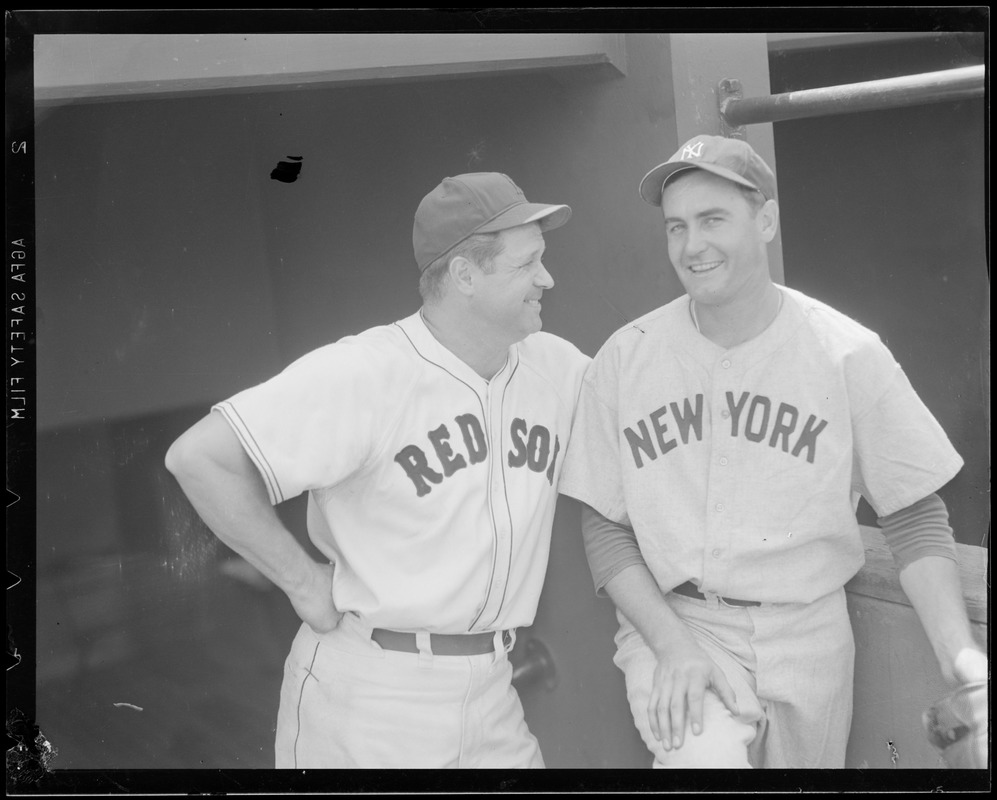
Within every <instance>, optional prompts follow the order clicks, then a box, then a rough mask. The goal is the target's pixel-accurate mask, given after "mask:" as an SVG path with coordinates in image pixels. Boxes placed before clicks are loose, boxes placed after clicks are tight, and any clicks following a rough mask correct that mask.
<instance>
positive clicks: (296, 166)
mask: <svg viewBox="0 0 997 800" xmlns="http://www.w3.org/2000/svg"><path fill="white" fill-rule="evenodd" d="M288 158H289V159H290V160H289V161H281V162H279V163H278V164H277V166H276V167H274V169H273V170H272V171H271V172H270V179H271V180H275V181H280V182H281V183H294V182H295V181H296V180H297V179H298V175H299V174H300V173H301V162H302V160H303V159H302V156H288Z"/></svg>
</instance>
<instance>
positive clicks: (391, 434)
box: [215, 313, 589, 633]
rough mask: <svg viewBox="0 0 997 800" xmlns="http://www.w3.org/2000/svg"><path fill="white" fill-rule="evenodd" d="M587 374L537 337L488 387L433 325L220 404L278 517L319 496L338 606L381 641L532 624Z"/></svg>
mask: <svg viewBox="0 0 997 800" xmlns="http://www.w3.org/2000/svg"><path fill="white" fill-rule="evenodd" d="M588 362H589V359H588V357H587V356H585V355H584V354H583V353H581V351H579V350H578V349H577V348H576V347H575V346H574V345H572V344H571V343H569V342H567V341H565V340H563V339H560V338H558V337H556V336H553V335H551V334H548V333H536V334H533V335H532V336H529V337H527V338H526V339H525V340H523V341H522V342H519V343H518V344H516V345H513V346H512V347H511V348H510V349H509V358H508V361H507V363H506V365H505V366H504V367H503V368H502V370H501V371H500V372H499V373H498V374H496V375H495V376H494V377H493V378H492V379H491V380H485V379H483V378H482V377H481V376H480V375H478V374H477V373H476V372H474V370H472V369H471V368H470V367H469V366H468V365H467V364H465V363H464V362H463V361H461V360H460V359H459V358H457V357H456V356H455V355H454V354H453V353H451V352H450V351H449V350H447V349H446V348H445V347H443V346H442V345H441V344H440V343H439V342H438V341H437V340H436V338H435V337H434V336H433V335H432V333H431V332H430V331H429V330H428V329H427V327H426V325H425V323H424V322H423V319H422V316H421V313H416V314H413V315H412V316H410V317H408V318H406V319H403V320H401V321H399V322H396V323H394V324H392V325H385V326H380V327H376V328H372V329H370V330H367V331H364V332H363V333H360V334H358V335H355V336H348V337H346V338H344V339H342V340H340V341H338V342H336V343H334V344H330V345H327V346H325V347H322V348H319V349H318V350H315V351H313V352H311V353H309V354H307V355H305V356H304V357H302V358H300V359H299V360H297V361H296V362H295V363H293V364H291V365H290V366H289V367H288V368H287V369H286V370H284V371H283V372H282V373H281V374H279V375H277V376H276V377H274V378H272V379H270V380H269V381H267V382H266V383H263V384H261V385H259V386H256V387H254V388H251V389H247V390H246V391H243V392H241V393H239V394H237V395H235V396H234V397H232V398H231V399H229V400H227V401H225V402H223V403H220V404H218V405H217V406H215V409H216V410H217V411H219V412H221V413H222V414H223V415H224V416H225V418H226V420H227V421H228V422H229V424H230V425H231V426H232V428H233V430H234V431H235V432H236V434H237V435H238V437H239V439H240V441H241V442H242V445H243V447H244V448H245V450H246V452H247V453H248V454H249V456H250V458H251V459H252V460H253V462H254V463H255V464H256V466H257V468H258V469H259V471H260V474H261V475H262V476H263V479H264V481H265V483H266V486H267V491H268V492H269V494H270V500H271V502H272V503H274V504H277V503H280V502H281V501H283V500H286V499H288V498H291V497H294V496H296V495H298V494H300V493H302V492H308V493H309V504H308V533H309V536H310V538H311V540H312V542H314V544H315V545H316V547H318V549H319V550H321V551H322V553H323V554H325V555H326V556H328V558H329V559H330V560H331V561H334V562H335V564H336V567H335V573H334V578H333V600H334V602H335V604H336V607H337V608H338V609H339V610H340V611H344V612H347V611H353V612H356V613H357V614H358V615H359V616H360V617H362V618H363V619H364V620H365V621H366V622H367V623H369V624H370V625H371V626H373V627H382V628H392V629H396V630H415V631H431V632H436V633H465V632H468V631H483V630H498V629H505V628H514V627H518V626H525V625H530V624H531V623H532V622H533V618H534V615H535V613H536V607H537V601H538V598H539V595H540V590H541V587H542V584H543V580H544V575H545V572H546V569H547V557H548V550H549V544H550V531H551V524H552V520H553V516H554V508H555V504H556V500H557V485H558V478H559V475H560V472H561V464H562V462H563V456H564V452H565V449H566V445H567V442H568V436H569V433H570V430H571V423H572V415H573V410H574V407H575V403H576V400H577V394H578V390H579V387H580V384H581V378H582V375H583V373H584V370H585V367H586V365H587V364H588Z"/></svg>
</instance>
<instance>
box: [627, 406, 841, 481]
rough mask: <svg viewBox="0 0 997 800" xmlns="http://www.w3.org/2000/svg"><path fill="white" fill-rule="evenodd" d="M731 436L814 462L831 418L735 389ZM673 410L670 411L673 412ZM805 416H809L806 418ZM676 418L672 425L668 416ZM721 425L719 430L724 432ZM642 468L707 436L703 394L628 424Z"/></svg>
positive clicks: (637, 462) (631, 443) (729, 408)
mask: <svg viewBox="0 0 997 800" xmlns="http://www.w3.org/2000/svg"><path fill="white" fill-rule="evenodd" d="M725 400H726V411H727V412H728V414H727V416H728V417H729V419H730V436H731V438H738V437H742V436H743V437H744V438H745V439H747V440H748V441H750V442H756V443H758V444H766V445H768V446H769V447H772V448H776V449H780V450H782V452H784V453H787V454H789V455H790V456H795V457H797V458H805V459H806V461H807V462H809V463H810V464H813V463H814V460H815V459H816V457H817V438H818V437H819V436H820V434H821V433H822V432H823V431H824V429H825V428H826V427H827V420H826V419H820V418H819V417H818V416H817V415H816V414H806V413H805V412H801V411H800V409H799V408H797V407H796V406H794V405H793V404H791V403H786V402H781V401H776V400H773V399H772V398H770V397H767V396H766V395H762V394H752V393H751V392H741V394H740V395H738V396H736V397H735V395H734V393H733V392H727V393H726V394H725ZM669 415H670V416H669ZM804 417H805V418H804ZM669 418H670V419H671V420H672V421H673V424H672V426H669V424H668V419H669ZM722 429H723V428H722V427H721V428H720V430H719V431H718V435H722ZM623 435H624V437H625V438H626V440H627V444H628V445H629V446H630V452H631V454H632V456H633V460H634V464H635V465H636V466H637V469H641V468H643V467H644V464H645V463H646V461H645V459H647V460H648V461H654V460H655V459H657V458H658V456H659V455H662V456H664V455H667V454H668V453H669V452H671V451H672V450H674V449H675V448H676V447H678V446H679V444H680V443H681V444H683V445H686V444H689V442H690V440H691V439H695V441H702V440H703V395H702V394H697V395H696V396H695V397H694V398H691V399H690V398H688V397H687V398H685V399H683V400H681V401H680V402H668V403H665V404H664V405H662V406H661V407H660V408H658V409H655V410H654V411H651V412H650V413H649V414H647V416H646V417H645V418H642V419H639V420H637V421H636V422H635V423H634V424H633V425H630V426H627V427H625V428H624V429H623Z"/></svg>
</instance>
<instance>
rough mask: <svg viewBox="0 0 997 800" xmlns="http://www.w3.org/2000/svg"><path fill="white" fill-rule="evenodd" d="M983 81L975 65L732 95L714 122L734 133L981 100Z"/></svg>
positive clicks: (723, 85) (727, 84)
mask: <svg viewBox="0 0 997 800" xmlns="http://www.w3.org/2000/svg"><path fill="white" fill-rule="evenodd" d="M985 78H986V67H985V66H984V65H982V64H981V65H979V66H974V67H961V68H959V69H949V70H942V71H941V72H924V73H921V74H919V75H905V76H902V77H899V78H885V79H883V80H876V81H865V82H863V83H848V84H843V85H841V86H828V87H824V88H820V89H803V90H801V91H797V92H786V93H785V94H773V95H769V96H767V97H749V98H741V97H740V96H737V94H735V95H734V96H729V97H726V98H722V99H721V102H720V116H721V117H722V118H723V121H724V122H725V123H726V124H727V125H729V126H731V127H735V128H736V127H740V126H741V125H753V124H756V123H760V122H780V121H782V120H788V119H802V118H804V117H820V116H826V115H828V114H845V113H849V112H852V111H874V110H878V109H885V108H900V107H902V106H913V105H921V104H925V103H935V102H940V101H953V100H963V99H966V98H969V97H977V96H979V95H982V94H983V92H984V87H985ZM736 83H737V82H736V81H722V82H721V92H724V91H725V90H727V91H728V92H729V87H730V86H731V85H732V84H736Z"/></svg>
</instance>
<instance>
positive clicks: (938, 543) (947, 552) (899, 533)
mask: <svg viewBox="0 0 997 800" xmlns="http://www.w3.org/2000/svg"><path fill="white" fill-rule="evenodd" d="M583 520H584V518H583ZM879 526H880V528H881V529H882V531H883V536H884V537H885V539H886V544H887V545H888V546H889V548H890V552H891V553H893V560H894V561H895V562H896V564H897V568H898V569H900V570H902V569H904V568H905V567H907V566H908V565H909V564H911V563H912V562H914V561H917V560H918V559H919V558H924V557H925V556H942V557H943V558H950V559H952V560H953V561H958V556H957V555H956V551H955V539H954V537H953V535H952V528H951V526H950V525H949V512H948V509H947V508H946V507H945V501H943V500H942V498H940V497H939V496H938V495H937V494H935V493H934V492H932V493H931V494H929V495H928V496H927V497H924V498H922V499H921V500H918V501H917V502H916V503H912V504H911V505H909V506H907V508H902V509H900V510H899V511H895V512H893V513H892V514H888V515H887V516H885V517H880V518H879ZM582 529H583V531H584V523H583V525H582ZM586 547H587V540H586Z"/></svg>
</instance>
